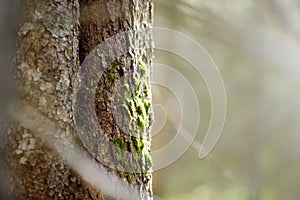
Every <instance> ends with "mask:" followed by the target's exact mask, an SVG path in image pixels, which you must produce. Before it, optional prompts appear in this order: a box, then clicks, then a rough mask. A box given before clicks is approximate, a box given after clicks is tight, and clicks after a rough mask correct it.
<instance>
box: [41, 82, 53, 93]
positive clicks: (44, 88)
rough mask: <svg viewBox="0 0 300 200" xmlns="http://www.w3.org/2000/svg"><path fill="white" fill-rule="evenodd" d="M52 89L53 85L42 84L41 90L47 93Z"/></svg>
mask: <svg viewBox="0 0 300 200" xmlns="http://www.w3.org/2000/svg"><path fill="white" fill-rule="evenodd" d="M51 87H52V85H51V83H41V85H40V90H42V91H45V90H48V89H50V88H51Z"/></svg>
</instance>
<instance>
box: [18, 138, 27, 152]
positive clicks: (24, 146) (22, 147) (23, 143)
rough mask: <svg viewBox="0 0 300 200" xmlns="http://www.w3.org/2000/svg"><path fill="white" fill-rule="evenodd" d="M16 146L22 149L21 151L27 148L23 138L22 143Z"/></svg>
mask: <svg viewBox="0 0 300 200" xmlns="http://www.w3.org/2000/svg"><path fill="white" fill-rule="evenodd" d="M18 148H19V149H20V150H22V151H26V149H27V141H24V140H23V141H22V143H21V144H19V146H18Z"/></svg>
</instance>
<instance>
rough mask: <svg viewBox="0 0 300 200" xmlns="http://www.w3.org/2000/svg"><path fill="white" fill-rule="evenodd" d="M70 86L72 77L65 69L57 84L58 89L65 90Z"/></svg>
mask: <svg viewBox="0 0 300 200" xmlns="http://www.w3.org/2000/svg"><path fill="white" fill-rule="evenodd" d="M69 86H70V79H69V75H68V71H64V72H62V74H61V77H60V80H59V82H58V83H57V85H56V90H58V91H65V90H67V89H68V88H69Z"/></svg>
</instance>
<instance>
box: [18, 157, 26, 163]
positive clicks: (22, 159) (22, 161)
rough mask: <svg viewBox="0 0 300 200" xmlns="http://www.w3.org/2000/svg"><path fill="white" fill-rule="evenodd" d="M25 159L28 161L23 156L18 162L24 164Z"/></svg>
mask: <svg viewBox="0 0 300 200" xmlns="http://www.w3.org/2000/svg"><path fill="white" fill-rule="evenodd" d="M27 161H28V159H27V158H25V157H21V158H20V160H19V162H20V163H21V164H22V165H25V164H26V162H27Z"/></svg>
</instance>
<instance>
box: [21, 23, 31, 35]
mask: <svg viewBox="0 0 300 200" xmlns="http://www.w3.org/2000/svg"><path fill="white" fill-rule="evenodd" d="M33 28H34V26H33V24H31V23H25V24H24V25H23V26H22V27H21V28H20V30H19V32H18V35H19V36H22V35H26V34H27V33H28V32H29V31H30V30H32V29H33Z"/></svg>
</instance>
